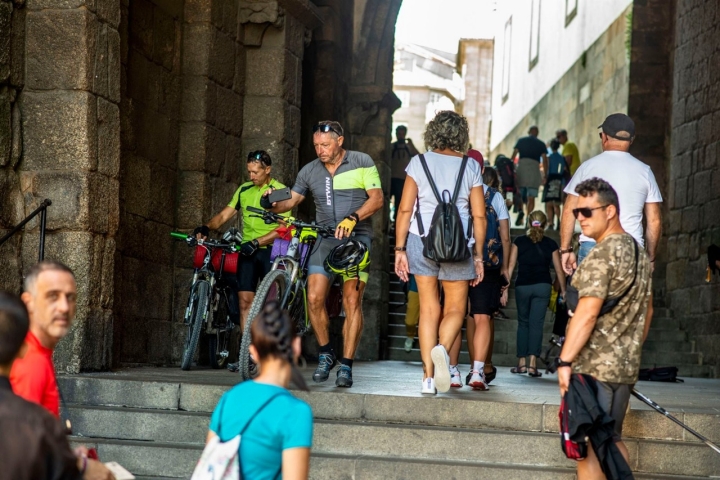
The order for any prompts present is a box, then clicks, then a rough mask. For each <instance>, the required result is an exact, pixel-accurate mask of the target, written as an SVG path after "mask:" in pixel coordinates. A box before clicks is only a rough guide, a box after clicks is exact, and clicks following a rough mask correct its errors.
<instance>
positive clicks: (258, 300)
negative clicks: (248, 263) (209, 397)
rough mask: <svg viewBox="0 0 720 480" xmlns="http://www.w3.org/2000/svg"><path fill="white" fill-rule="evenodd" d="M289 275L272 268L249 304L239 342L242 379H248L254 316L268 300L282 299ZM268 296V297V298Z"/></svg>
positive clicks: (249, 376) (288, 281)
mask: <svg viewBox="0 0 720 480" xmlns="http://www.w3.org/2000/svg"><path fill="white" fill-rule="evenodd" d="M289 283H290V277H289V275H288V273H287V272H286V271H285V270H272V271H270V273H268V274H267V275H266V276H265V278H264V279H263V281H262V282H260V286H259V287H258V289H257V291H256V292H255V298H254V299H253V302H252V304H251V305H250V310H249V311H248V315H247V318H246V319H245V329H244V330H243V336H242V342H241V343H240V352H239V355H238V357H239V358H238V362H240V374H241V375H242V378H243V380H250V378H251V375H250V343H251V342H252V336H251V333H250V331H251V329H252V323H253V321H254V320H255V317H257V315H258V314H259V313H260V311H262V309H263V307H264V306H265V304H266V303H268V302H269V301H273V300H277V301H282V300H283V298H284V297H285V292H286V291H287V288H288V285H289ZM268 297H270V298H268Z"/></svg>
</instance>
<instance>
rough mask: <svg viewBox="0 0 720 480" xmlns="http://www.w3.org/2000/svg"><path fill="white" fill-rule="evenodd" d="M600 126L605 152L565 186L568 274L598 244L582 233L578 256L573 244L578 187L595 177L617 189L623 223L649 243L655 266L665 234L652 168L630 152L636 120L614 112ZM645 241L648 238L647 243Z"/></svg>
mask: <svg viewBox="0 0 720 480" xmlns="http://www.w3.org/2000/svg"><path fill="white" fill-rule="evenodd" d="M598 128H602V132H600V140H601V141H602V149H603V153H601V154H600V155H596V156H595V157H593V158H591V159H590V160H587V161H586V162H584V163H583V164H582V165H580V168H578V169H577V171H576V172H575V175H573V177H572V179H571V180H570V183H569V184H568V185H567V187H565V193H567V194H568V195H567V198H566V200H565V207H564V210H563V216H562V225H561V227H560V253H561V254H562V264H563V269H564V270H565V273H567V274H568V275H571V274H572V273H573V272H574V271H575V269H576V268H577V265H578V264H579V263H580V262H582V260H583V258H585V256H587V254H588V253H589V252H590V249H592V247H593V246H594V245H595V242H594V241H593V240H592V239H591V238H588V237H585V236H584V235H580V248H579V249H578V255H577V257H576V255H575V253H574V252H573V249H572V245H571V242H572V235H573V232H574V230H575V217H574V213H573V209H575V208H576V207H577V203H578V195H577V193H576V192H575V187H576V186H577V185H578V184H579V183H581V182H583V181H585V180H588V179H590V178H593V177H598V178H602V179H603V180H605V181H606V182H608V183H609V184H610V185H611V186H612V187H613V189H615V191H616V192H617V194H618V198H619V201H620V224H621V225H622V227H623V229H624V230H625V231H626V232H627V233H629V234H630V235H632V236H633V238H635V240H636V241H637V242H638V243H639V244H640V246H643V245H645V249H646V250H647V254H648V256H649V257H650V262H651V268H654V266H655V263H654V262H655V254H656V253H657V245H658V241H659V240H660V236H661V234H662V218H661V212H660V204H661V203H662V195H661V194H660V189H659V188H658V185H657V182H656V181H655V176H654V175H653V172H652V170H651V169H650V167H649V166H648V165H647V164H645V163H643V162H641V161H640V160H638V159H637V158H635V157H633V156H632V155H630V153H628V150H630V145H631V144H632V142H633V140H634V138H635V123H634V122H633V121H632V119H631V118H630V117H628V116H627V115H625V114H622V113H614V114H612V115H610V116H609V117H607V118H606V119H605V121H604V122H603V124H602V125H600V127H598ZM643 213H644V214H645V218H646V221H647V232H645V238H643V225H642V220H643ZM644 240H647V243H645V241H644Z"/></svg>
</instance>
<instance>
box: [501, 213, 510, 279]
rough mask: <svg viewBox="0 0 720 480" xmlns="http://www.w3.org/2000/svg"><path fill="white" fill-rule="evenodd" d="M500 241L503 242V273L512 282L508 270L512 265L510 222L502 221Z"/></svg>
mask: <svg viewBox="0 0 720 480" xmlns="http://www.w3.org/2000/svg"><path fill="white" fill-rule="evenodd" d="M500 241H501V242H502V252H503V266H502V273H503V275H505V278H507V280H508V282H509V281H510V275H511V271H510V269H509V268H508V267H509V265H510V245H511V243H510V220H508V219H507V218H506V219H505V220H500Z"/></svg>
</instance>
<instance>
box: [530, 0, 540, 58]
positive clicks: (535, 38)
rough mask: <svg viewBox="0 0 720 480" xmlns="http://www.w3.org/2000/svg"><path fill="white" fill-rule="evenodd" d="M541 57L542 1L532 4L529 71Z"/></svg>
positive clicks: (533, 0)
mask: <svg viewBox="0 0 720 480" xmlns="http://www.w3.org/2000/svg"><path fill="white" fill-rule="evenodd" d="M539 56H540V0H531V4H530V63H529V65H528V70H532V69H533V67H534V66H535V65H537V62H538V57H539Z"/></svg>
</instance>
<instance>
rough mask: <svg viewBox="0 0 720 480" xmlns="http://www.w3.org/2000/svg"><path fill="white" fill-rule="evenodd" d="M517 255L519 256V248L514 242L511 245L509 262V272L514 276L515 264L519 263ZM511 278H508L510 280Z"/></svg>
mask: <svg viewBox="0 0 720 480" xmlns="http://www.w3.org/2000/svg"><path fill="white" fill-rule="evenodd" d="M517 257H518V248H517V245H515V244H514V243H513V244H512V246H511V247H510V262H509V264H508V272H510V277H512V272H514V271H515V265H516V264H517ZM509 280H510V278H508V281H509Z"/></svg>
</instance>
